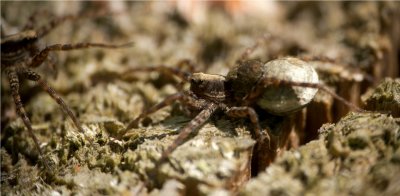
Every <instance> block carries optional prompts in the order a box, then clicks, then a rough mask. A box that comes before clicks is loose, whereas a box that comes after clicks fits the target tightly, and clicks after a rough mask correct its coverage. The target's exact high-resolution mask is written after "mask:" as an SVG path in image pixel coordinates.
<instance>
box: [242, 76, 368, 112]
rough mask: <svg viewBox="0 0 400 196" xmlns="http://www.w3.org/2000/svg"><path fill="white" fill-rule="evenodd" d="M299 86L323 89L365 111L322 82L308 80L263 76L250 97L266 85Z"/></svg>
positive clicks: (354, 108)
mask: <svg viewBox="0 0 400 196" xmlns="http://www.w3.org/2000/svg"><path fill="white" fill-rule="evenodd" d="M269 85H272V86H279V85H281V86H299V87H306V88H316V89H319V90H322V91H325V92H326V93H328V94H329V95H331V96H332V97H333V98H335V99H337V100H338V101H340V102H342V103H343V104H345V105H346V106H347V107H349V108H351V109H353V110H355V111H358V112H362V111H364V110H363V109H361V108H359V107H358V106H356V105H354V104H353V103H351V102H349V101H347V100H346V99H344V98H343V97H341V96H339V95H338V94H336V93H335V92H333V91H332V90H330V89H329V88H328V87H327V86H325V85H323V84H320V83H307V82H295V81H288V80H280V79H277V78H272V77H271V78H263V79H261V80H260V81H259V82H258V84H257V85H256V87H255V88H253V89H252V91H251V93H250V94H249V96H248V98H249V99H252V98H254V97H255V96H258V95H259V94H260V92H262V89H263V88H265V87H266V86H269Z"/></svg>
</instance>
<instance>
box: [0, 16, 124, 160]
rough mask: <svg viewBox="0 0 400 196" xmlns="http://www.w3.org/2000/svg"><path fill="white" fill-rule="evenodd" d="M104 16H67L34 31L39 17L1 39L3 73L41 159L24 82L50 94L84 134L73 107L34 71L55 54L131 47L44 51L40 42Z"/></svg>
mask: <svg viewBox="0 0 400 196" xmlns="http://www.w3.org/2000/svg"><path fill="white" fill-rule="evenodd" d="M99 15H104V13H95V14H93V13H86V14H81V15H66V16H63V17H58V18H54V19H52V20H50V21H49V23H48V24H47V25H43V26H42V27H39V28H36V29H35V28H34V25H33V24H34V23H35V17H34V16H35V13H34V14H33V15H32V16H31V17H30V18H29V20H28V23H27V24H26V25H25V26H24V27H23V28H22V31H21V32H19V33H17V34H13V35H8V36H4V37H3V34H2V39H1V69H2V70H3V71H4V72H5V74H6V75H7V77H8V81H9V84H10V91H11V95H12V97H13V99H14V103H15V106H16V111H17V114H18V116H19V117H20V118H21V119H22V121H23V123H24V125H25V126H26V128H27V129H28V132H29V135H30V137H31V138H32V139H33V141H34V144H35V146H36V148H37V150H38V151H39V156H42V155H43V153H42V151H41V149H40V146H39V141H38V139H37V137H36V136H35V134H34V132H33V129H32V123H31V122H30V120H29V118H28V116H27V113H26V111H25V109H24V107H23V104H22V102H21V97H20V93H19V87H20V79H28V80H31V81H34V82H36V83H37V84H38V85H39V86H40V87H41V88H42V89H43V90H44V91H46V92H47V93H48V94H49V95H50V96H51V97H52V98H53V99H54V100H55V101H56V102H57V104H58V105H60V107H61V109H62V110H63V111H64V112H65V113H66V114H67V115H68V116H69V117H70V118H71V119H72V121H73V123H74V125H75V126H76V128H77V129H78V130H79V131H80V132H82V133H83V132H84V131H83V128H82V126H81V123H80V122H79V120H78V118H77V117H76V116H75V115H74V113H73V112H72V110H71V109H70V107H68V105H67V104H66V103H65V101H64V100H63V99H62V98H61V97H60V96H59V95H58V94H57V93H56V91H55V90H54V89H53V88H51V87H50V86H49V85H48V83H47V82H46V81H45V80H44V79H43V78H42V77H41V76H40V75H39V74H38V73H36V72H35V71H33V70H32V69H34V68H37V67H39V66H40V65H41V64H42V63H43V62H45V61H46V59H47V57H48V55H49V53H50V52H52V51H69V50H79V49H85V48H91V47H97V48H121V47H126V46H130V45H131V43H128V44H123V45H112V44H103V43H76V44H54V45H50V46H47V47H45V48H43V49H40V47H39V41H40V39H41V38H42V37H44V36H45V35H47V34H48V33H49V32H51V31H52V30H53V29H54V28H55V27H57V26H58V25H60V24H61V23H63V22H65V21H67V20H78V19H80V18H82V17H96V16H99Z"/></svg>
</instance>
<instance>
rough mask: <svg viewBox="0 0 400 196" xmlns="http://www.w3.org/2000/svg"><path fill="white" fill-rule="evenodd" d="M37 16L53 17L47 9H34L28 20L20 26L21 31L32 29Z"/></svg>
mask: <svg viewBox="0 0 400 196" xmlns="http://www.w3.org/2000/svg"><path fill="white" fill-rule="evenodd" d="M38 16H46V17H47V18H55V16H54V15H53V14H51V13H50V12H49V11H48V10H35V11H34V12H33V13H32V14H31V15H30V16H29V18H28V21H27V22H26V24H25V26H24V27H23V28H22V31H26V30H31V29H34V27H35V24H36V23H37V19H38V18H37V17H38ZM53 20H54V19H53ZM53 28H54V27H53Z"/></svg>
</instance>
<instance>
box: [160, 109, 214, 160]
mask: <svg viewBox="0 0 400 196" xmlns="http://www.w3.org/2000/svg"><path fill="white" fill-rule="evenodd" d="M217 109H218V106H217V105H215V104H214V103H210V104H208V105H206V106H205V107H204V109H203V110H202V111H201V112H200V113H199V114H198V115H197V116H196V117H195V118H193V119H192V120H191V121H190V122H189V123H188V124H187V125H186V126H185V127H183V128H182V129H181V130H180V131H179V135H178V137H177V138H176V139H175V141H174V142H173V143H172V144H171V145H170V146H169V147H168V148H167V149H166V150H164V151H163V153H162V154H161V158H160V159H159V160H158V161H157V163H156V166H159V165H161V164H162V163H164V162H165V161H166V159H167V158H168V156H169V155H170V154H171V153H172V152H173V151H174V150H175V149H176V148H177V147H178V146H180V145H182V144H183V143H185V142H186V141H187V138H188V137H189V136H190V134H191V133H197V132H195V131H196V130H197V129H198V128H199V127H200V126H202V125H203V124H204V123H205V122H206V121H207V120H208V119H209V118H210V117H211V115H212V114H213V113H214V112H215V111H216V110H217Z"/></svg>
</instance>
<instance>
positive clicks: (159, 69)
mask: <svg viewBox="0 0 400 196" xmlns="http://www.w3.org/2000/svg"><path fill="white" fill-rule="evenodd" d="M153 71H156V72H159V73H168V74H172V75H175V76H177V77H179V78H180V79H181V80H182V81H184V82H188V81H189V79H190V76H191V75H192V74H191V73H190V72H186V71H182V70H181V69H179V68H175V67H167V66H165V65H158V66H153V67H134V68H129V69H127V70H125V71H124V73H122V76H126V75H128V74H131V73H135V72H153Z"/></svg>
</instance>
